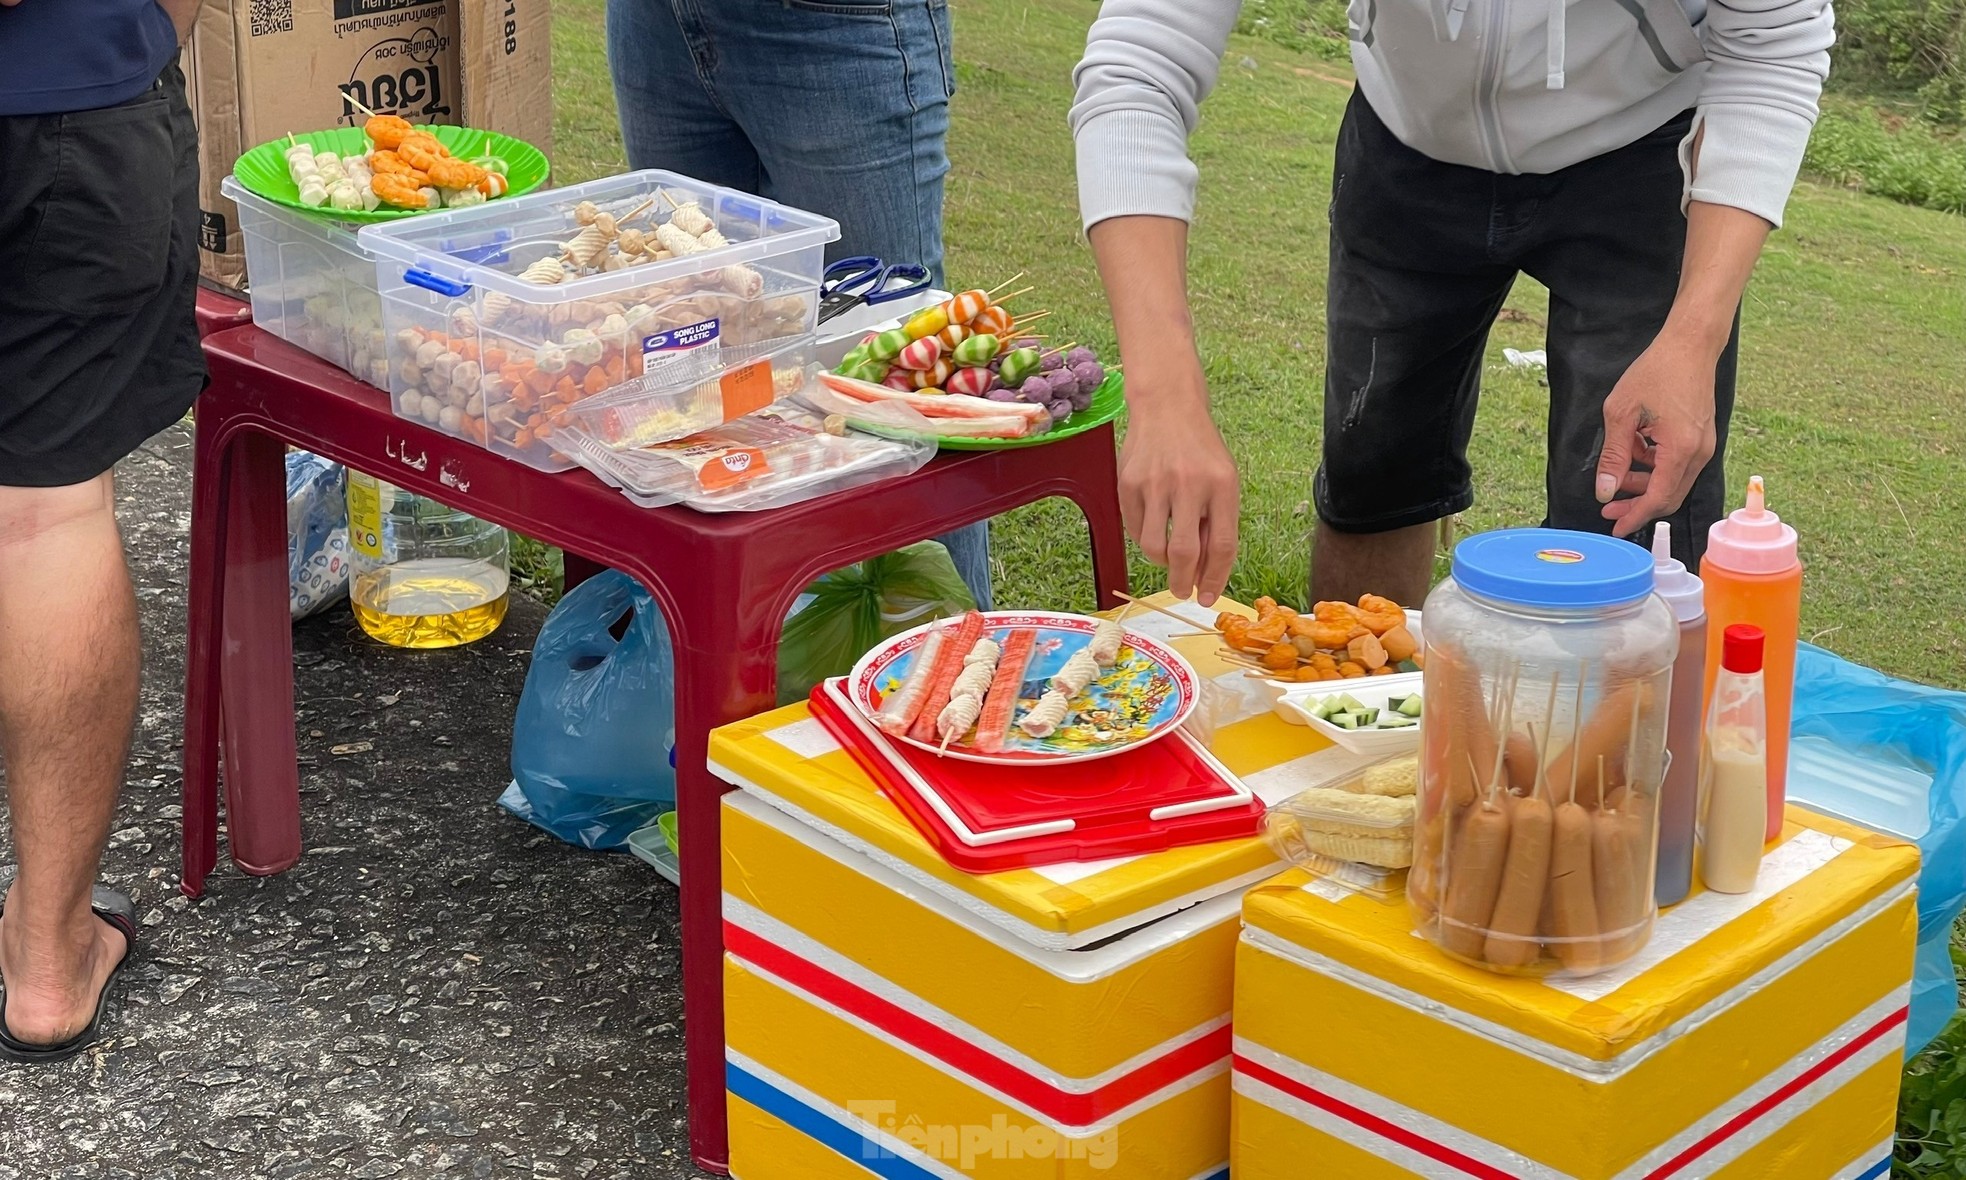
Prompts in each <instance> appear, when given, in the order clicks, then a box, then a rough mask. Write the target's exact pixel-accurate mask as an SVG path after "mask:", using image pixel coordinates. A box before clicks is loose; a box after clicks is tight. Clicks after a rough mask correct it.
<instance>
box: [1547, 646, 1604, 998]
mask: <svg viewBox="0 0 1966 1180" xmlns="http://www.w3.org/2000/svg"><path fill="white" fill-rule="evenodd" d="M1550 704H1551V708H1552V710H1554V708H1555V704H1556V692H1555V685H1551V692H1550ZM1543 736H1544V745H1545V747H1547V745H1548V741H1549V735H1548V733H1547V732H1545V733H1544V735H1543ZM1548 753H1549V751H1548V749H1547V748H1544V749H1539V750H1538V751H1537V758H1538V760H1540V759H1542V758H1543V757H1545V756H1547V755H1548ZM1603 774H1604V761H1603V759H1602V758H1600V759H1599V760H1598V793H1599V796H1600V797H1602V795H1603V792H1604V778H1603ZM1554 823H1555V832H1554V837H1553V843H1552V846H1551V850H1550V883H1549V897H1548V899H1547V900H1546V901H1545V903H1544V904H1545V906H1546V907H1547V913H1548V922H1547V929H1546V933H1547V934H1548V935H1549V936H1550V937H1551V938H1552V940H1553V941H1552V943H1551V946H1550V949H1551V950H1552V951H1554V952H1555V954H1556V957H1557V959H1558V961H1560V962H1561V963H1562V964H1563V965H1564V966H1565V967H1566V968H1568V969H1570V970H1572V971H1591V970H1594V969H1596V968H1597V967H1598V966H1599V965H1600V964H1601V963H1602V961H1603V955H1602V953H1601V952H1602V949H1603V948H1602V945H1601V943H1600V942H1599V938H1598V935H1599V933H1600V929H1599V926H1598V914H1597V899H1596V894H1595V889H1596V878H1595V877H1594V876H1593V875H1592V873H1591V846H1592V843H1593V837H1594V835H1595V830H1594V822H1593V819H1592V816H1591V813H1590V812H1589V811H1588V810H1587V809H1585V808H1584V806H1583V805H1582V804H1580V803H1578V802H1577V780H1576V779H1575V778H1572V779H1571V780H1570V791H1569V797H1568V798H1566V799H1565V800H1564V801H1563V803H1561V804H1560V805H1558V807H1557V808H1556V814H1555V817H1554Z"/></svg>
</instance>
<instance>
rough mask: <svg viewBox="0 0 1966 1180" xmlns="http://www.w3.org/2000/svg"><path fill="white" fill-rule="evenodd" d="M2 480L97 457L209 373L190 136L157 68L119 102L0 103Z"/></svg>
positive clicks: (176, 75) (177, 99)
mask: <svg viewBox="0 0 1966 1180" xmlns="http://www.w3.org/2000/svg"><path fill="white" fill-rule="evenodd" d="M0 275H4V276H5V280H4V281H0V485H7V486H13V487H61V486H65V485H68V484H76V483H84V482H87V481H88V480H91V479H93V478H95V477H96V476H98V475H100V474H102V473H103V472H104V471H107V470H108V469H109V468H110V467H112V466H114V465H115V463H116V461H117V460H119V459H121V458H122V457H123V456H125V455H127V454H129V453H130V452H131V451H134V450H135V449H136V448H137V447H138V446H139V445H140V444H141V443H142V442H143V441H144V439H146V438H148V437H150V436H151V435H152V434H155V433H156V432H157V431H159V430H161V429H163V428H164V427H166V426H169V425H170V424H171V423H173V422H175V421H177V420H178V419H179V418H181V417H183V416H184V412H185V411H186V410H187V409H189V408H190V406H191V403H192V401H193V400H194V399H195V398H196V397H197V396H198V393H199V391H200V390H202V389H204V387H205V359H204V354H203V353H202V351H201V350H200V349H199V345H198V328H197V322H196V319H195V312H194V305H195V302H196V300H197V291H198V134H197V130H196V129H195V128H194V127H193V126H192V121H191V111H190V108H189V107H188V106H187V105H186V104H185V94H184V75H183V74H182V73H181V72H180V71H179V69H178V66H177V65H176V63H173V64H171V65H170V66H167V67H166V68H165V70H164V72H163V74H162V75H160V76H159V77H158V79H157V81H156V82H155V83H154V84H153V85H152V86H151V87H150V88H149V89H148V90H146V91H144V93H143V94H141V95H139V96H137V97H136V98H134V99H131V100H130V101H129V102H126V103H123V104H121V105H119V106H113V107H103V108H101V109H99V110H91V111H75V112H71V113H69V114H65V115H15V116H6V117H0Z"/></svg>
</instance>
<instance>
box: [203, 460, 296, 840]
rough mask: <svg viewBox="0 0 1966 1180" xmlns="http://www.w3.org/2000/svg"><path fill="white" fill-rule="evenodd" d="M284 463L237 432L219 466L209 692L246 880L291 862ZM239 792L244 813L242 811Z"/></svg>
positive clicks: (232, 833) (292, 767) (232, 831)
mask: <svg viewBox="0 0 1966 1180" xmlns="http://www.w3.org/2000/svg"><path fill="white" fill-rule="evenodd" d="M285 454H286V448H285V447H284V446H283V445H282V444H281V443H280V441H279V440H278V439H276V438H273V437H271V436H270V435H265V434H261V433H259V432H257V431H252V430H242V431H239V432H238V433H236V434H234V435H233V436H232V439H231V442H230V444H229V445H227V446H226V454H225V456H224V459H223V461H224V462H225V464H226V466H227V468H228V470H229V478H228V480H227V492H228V497H227V498H228V501H229V503H228V506H227V509H226V513H225V519H226V526H227V528H226V534H227V535H226V544H225V564H224V578H225V590H224V597H223V603H224V609H223V614H222V616H221V617H222V620H223V628H224V632H223V634H224V640H223V642H224V646H223V650H222V653H221V655H220V658H219V689H220V696H221V698H222V699H223V701H224V710H223V715H224V719H225V721H224V727H223V732H224V740H225V758H224V765H225V798H226V819H227V836H228V844H229V845H230V848H231V851H232V859H233V861H234V862H235V863H237V864H238V866H239V867H240V868H241V869H243V870H245V871H246V872H248V873H251V874H253V875H255V876H266V875H269V874H272V873H279V872H284V871H286V870H287V869H289V868H291V867H293V864H294V862H295V861H297V860H299V859H300V768H299V766H298V764H297V763H296V762H295V758H294V681H293V662H294V659H293V618H292V615H291V613H290V611H289V607H288V602H287V496H286V476H285V465H284V464H285ZM247 783H251V784H252V786H251V792H252V802H251V804H250V805H246V804H245V803H244V802H243V796H244V793H245V791H246V790H247V787H246V784H247Z"/></svg>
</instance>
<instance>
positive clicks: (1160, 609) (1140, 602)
mask: <svg viewBox="0 0 1966 1180" xmlns="http://www.w3.org/2000/svg"><path fill="white" fill-rule="evenodd" d="M1113 597H1114V598H1117V599H1119V600H1120V601H1121V602H1130V603H1132V604H1133V605H1135V606H1143V607H1146V608H1147V609H1148V610H1150V611H1153V612H1154V613H1155V614H1160V615H1166V616H1167V617H1168V618H1170V619H1179V620H1180V621H1182V622H1183V623H1186V624H1187V625H1188V626H1190V627H1193V626H1197V624H1196V622H1195V620H1193V619H1191V618H1189V617H1188V616H1187V615H1184V614H1182V613H1181V612H1180V611H1177V610H1169V609H1167V608H1166V607H1164V606H1159V605H1157V604H1155V603H1151V602H1148V601H1147V600H1146V599H1144V598H1135V597H1133V595H1131V594H1124V593H1121V592H1120V591H1118V590H1115V591H1113ZM1208 634H1210V635H1220V634H1221V632H1220V631H1210V632H1208Z"/></svg>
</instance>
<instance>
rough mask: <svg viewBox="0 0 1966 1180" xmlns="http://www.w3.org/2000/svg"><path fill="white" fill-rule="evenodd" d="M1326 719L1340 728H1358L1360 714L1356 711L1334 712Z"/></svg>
mask: <svg viewBox="0 0 1966 1180" xmlns="http://www.w3.org/2000/svg"><path fill="white" fill-rule="evenodd" d="M1326 720H1327V721H1330V722H1331V724H1333V725H1335V726H1337V727H1338V728H1339V729H1357V728H1358V725H1359V722H1358V714H1356V713H1333V714H1332V715H1331V716H1330V717H1328V718H1326Z"/></svg>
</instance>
